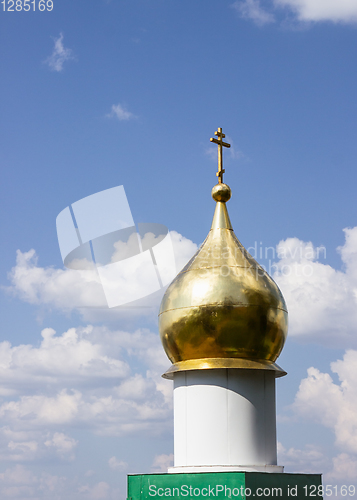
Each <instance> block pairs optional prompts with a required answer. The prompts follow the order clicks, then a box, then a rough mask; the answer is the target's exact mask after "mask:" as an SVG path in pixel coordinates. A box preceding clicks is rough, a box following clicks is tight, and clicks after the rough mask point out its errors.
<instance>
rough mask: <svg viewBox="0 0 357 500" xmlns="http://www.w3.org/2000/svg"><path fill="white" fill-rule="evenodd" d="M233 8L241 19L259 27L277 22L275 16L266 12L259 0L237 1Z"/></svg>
mask: <svg viewBox="0 0 357 500" xmlns="http://www.w3.org/2000/svg"><path fill="white" fill-rule="evenodd" d="M232 7H233V8H234V9H235V10H236V11H237V12H238V14H239V16H240V17H242V18H243V19H248V20H250V21H253V22H254V23H255V24H257V25H258V26H264V25H265V24H269V23H273V22H275V19H274V16H273V14H271V13H270V12H267V11H266V10H264V9H263V7H262V6H261V4H260V1H259V0H237V1H236V2H234V3H233V4H232Z"/></svg>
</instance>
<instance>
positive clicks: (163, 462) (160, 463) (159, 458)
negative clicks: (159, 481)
mask: <svg viewBox="0 0 357 500" xmlns="http://www.w3.org/2000/svg"><path fill="white" fill-rule="evenodd" d="M173 464H174V455H173V453H170V454H169V455H165V454H162V455H156V456H155V458H154V461H153V464H152V466H151V469H152V470H153V472H167V469H168V468H169V467H172V466H173Z"/></svg>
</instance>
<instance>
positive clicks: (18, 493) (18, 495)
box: [0, 465, 119, 500]
mask: <svg viewBox="0 0 357 500" xmlns="http://www.w3.org/2000/svg"><path fill="white" fill-rule="evenodd" d="M0 498H1V499H2V500H3V499H7V498H9V499H11V500H24V499H26V500H48V499H49V498H51V499H56V500H79V499H83V500H106V499H110V500H114V499H117V498H119V492H118V490H114V489H113V488H111V487H110V486H109V484H108V483H106V482H105V481H99V482H97V483H95V484H93V485H88V484H84V485H83V484H81V481H80V479H79V478H78V477H76V478H74V479H69V478H67V477H63V476H62V477H61V476H54V475H51V474H48V473H46V472H43V473H41V474H38V473H34V472H33V471H32V470H30V469H29V468H26V467H24V466H22V465H16V466H15V467H12V468H8V469H6V470H5V471H4V472H2V473H0Z"/></svg>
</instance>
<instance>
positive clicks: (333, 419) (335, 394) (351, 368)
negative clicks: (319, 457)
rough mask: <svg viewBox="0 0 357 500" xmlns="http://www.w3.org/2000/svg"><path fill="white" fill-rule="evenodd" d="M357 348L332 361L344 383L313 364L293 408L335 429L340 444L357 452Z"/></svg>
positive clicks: (301, 385)
mask: <svg viewBox="0 0 357 500" xmlns="http://www.w3.org/2000/svg"><path fill="white" fill-rule="evenodd" d="M356 366H357V351H355V350H348V351H346V353H345V355H344V357H343V360H338V361H336V362H333V363H331V370H332V372H333V373H336V374H337V375H338V378H339V381H340V383H334V382H333V379H332V377H331V376H330V375H329V374H328V373H321V372H320V371H319V370H318V369H317V368H313V367H311V368H309V369H308V376H307V378H305V379H303V380H302V381H301V383H300V387H299V390H298V392H297V394H296V397H295V401H294V403H293V405H292V408H293V410H294V411H295V412H296V413H297V414H298V415H300V416H303V417H305V418H307V419H312V420H314V421H316V422H318V423H321V424H322V425H324V426H326V427H328V428H330V429H332V430H333V431H334V433H335V438H336V446H338V447H340V448H341V449H342V450H344V451H345V452H351V453H355V454H357V419H356V415H357V370H356Z"/></svg>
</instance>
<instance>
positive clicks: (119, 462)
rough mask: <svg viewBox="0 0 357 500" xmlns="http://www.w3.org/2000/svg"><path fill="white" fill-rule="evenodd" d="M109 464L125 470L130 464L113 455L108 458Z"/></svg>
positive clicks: (114, 468)
mask: <svg viewBox="0 0 357 500" xmlns="http://www.w3.org/2000/svg"><path fill="white" fill-rule="evenodd" d="M108 465H109V467H110V468H111V469H113V470H124V469H126V467H127V466H128V464H127V463H126V462H123V460H118V459H117V458H116V457H111V458H110V459H109V460H108Z"/></svg>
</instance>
